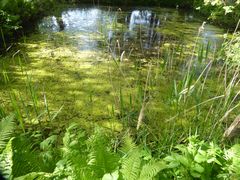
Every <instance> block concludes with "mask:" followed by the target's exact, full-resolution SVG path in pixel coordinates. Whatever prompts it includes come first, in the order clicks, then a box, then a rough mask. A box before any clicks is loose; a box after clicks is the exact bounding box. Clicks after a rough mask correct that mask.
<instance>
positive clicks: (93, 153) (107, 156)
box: [88, 129, 119, 178]
mask: <svg viewBox="0 0 240 180" xmlns="http://www.w3.org/2000/svg"><path fill="white" fill-rule="evenodd" d="M88 146H89V153H90V154H89V164H90V165H91V168H92V169H93V171H94V172H95V174H96V176H97V177H99V178H102V177H103V175H104V174H106V173H111V172H112V171H114V170H115V169H116V167H117V166H118V162H119V157H118V156H117V154H114V153H113V152H111V148H110V147H111V144H110V143H109V138H108V137H107V136H106V135H104V130H103V129H96V131H95V133H94V134H93V135H92V136H91V137H90V138H89V140H88Z"/></svg>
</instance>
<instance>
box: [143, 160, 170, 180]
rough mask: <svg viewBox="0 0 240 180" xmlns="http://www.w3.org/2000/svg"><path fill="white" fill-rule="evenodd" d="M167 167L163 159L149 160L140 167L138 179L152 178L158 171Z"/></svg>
mask: <svg viewBox="0 0 240 180" xmlns="http://www.w3.org/2000/svg"><path fill="white" fill-rule="evenodd" d="M166 168H167V164H166V163H165V162H163V161H150V162H148V163H147V164H145V165H144V166H143V167H142V170H141V173H140V177H139V180H146V179H148V180H150V179H153V178H154V177H155V176H156V175H157V174H158V173H159V172H160V171H162V170H163V169H166Z"/></svg>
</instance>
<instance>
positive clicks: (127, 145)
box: [120, 134, 136, 154]
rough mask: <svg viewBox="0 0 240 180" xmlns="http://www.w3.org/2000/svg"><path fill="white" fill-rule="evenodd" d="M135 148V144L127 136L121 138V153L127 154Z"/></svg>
mask: <svg viewBox="0 0 240 180" xmlns="http://www.w3.org/2000/svg"><path fill="white" fill-rule="evenodd" d="M135 148H136V144H135V143H134V142H133V139H132V138H131V137H130V135H129V134H127V135H125V136H124V138H123V145H122V148H121V149H120V150H121V151H122V152H123V153H125V154H127V153H128V152H130V151H131V150H133V149H135Z"/></svg>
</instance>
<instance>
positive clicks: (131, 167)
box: [120, 149, 141, 180]
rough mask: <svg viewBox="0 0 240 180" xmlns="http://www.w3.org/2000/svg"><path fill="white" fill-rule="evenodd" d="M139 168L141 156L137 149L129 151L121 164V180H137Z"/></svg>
mask: <svg viewBox="0 0 240 180" xmlns="http://www.w3.org/2000/svg"><path fill="white" fill-rule="evenodd" d="M140 168H141V154H140V152H139V150H138V149H136V150H134V151H131V152H130V153H129V154H128V155H127V156H126V157H125V158H124V159H123V162H122V168H121V170H120V171H121V173H122V176H123V179H127V180H138V177H139V173H140Z"/></svg>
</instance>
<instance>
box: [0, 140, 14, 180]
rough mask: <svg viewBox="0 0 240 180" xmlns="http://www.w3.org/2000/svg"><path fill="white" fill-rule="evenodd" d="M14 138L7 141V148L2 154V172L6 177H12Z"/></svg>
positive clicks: (0, 155) (0, 166)
mask: <svg viewBox="0 0 240 180" xmlns="http://www.w3.org/2000/svg"><path fill="white" fill-rule="evenodd" d="M13 139H14V138H12V139H10V140H9V142H8V143H7V146H6V148H5V149H4V150H3V152H2V153H1V154H0V172H1V173H2V174H3V176H4V177H5V178H6V179H11V177H12V167H13V149H12V143H13Z"/></svg>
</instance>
